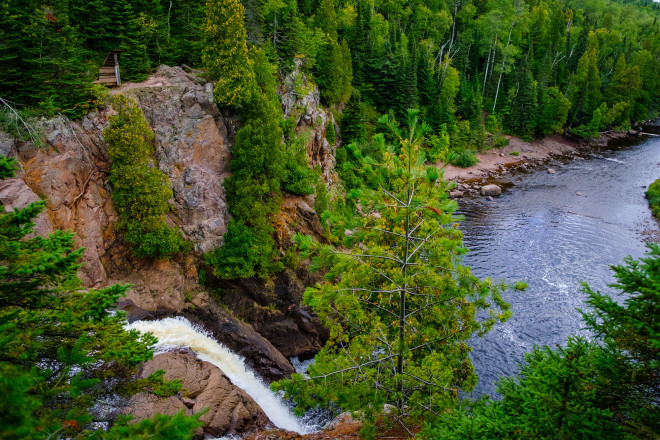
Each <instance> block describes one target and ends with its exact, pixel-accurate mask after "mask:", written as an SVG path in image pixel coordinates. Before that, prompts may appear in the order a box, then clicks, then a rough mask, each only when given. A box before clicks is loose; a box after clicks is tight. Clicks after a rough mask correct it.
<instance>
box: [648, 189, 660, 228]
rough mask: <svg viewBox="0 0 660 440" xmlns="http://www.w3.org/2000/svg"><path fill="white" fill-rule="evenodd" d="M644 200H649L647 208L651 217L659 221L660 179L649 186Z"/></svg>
mask: <svg viewBox="0 0 660 440" xmlns="http://www.w3.org/2000/svg"><path fill="white" fill-rule="evenodd" d="M646 198H647V199H648V200H649V206H650V207H651V211H652V212H653V215H654V216H655V217H656V218H658V219H660V179H658V180H656V181H655V182H653V183H652V184H650V185H649V189H648V190H647V191H646Z"/></svg>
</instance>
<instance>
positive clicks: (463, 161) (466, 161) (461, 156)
mask: <svg viewBox="0 0 660 440" xmlns="http://www.w3.org/2000/svg"><path fill="white" fill-rule="evenodd" d="M477 162H479V159H477V156H476V155H475V154H474V151H472V150H468V149H464V150H461V151H459V152H458V153H457V154H455V155H454V156H452V160H451V164H452V165H454V166H457V167H461V168H469V167H471V166H473V165H476V164H477Z"/></svg>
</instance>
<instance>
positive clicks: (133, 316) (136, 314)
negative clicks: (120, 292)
mask: <svg viewBox="0 0 660 440" xmlns="http://www.w3.org/2000/svg"><path fill="white" fill-rule="evenodd" d="M117 308H118V309H119V310H122V311H124V312H126V319H127V320H128V323H129V324H130V323H132V322H134V321H142V320H148V319H152V318H153V317H154V315H153V314H152V313H150V312H148V311H146V310H144V309H143V308H141V307H138V306H137V305H136V304H135V302H134V301H133V300H132V299H129V298H122V299H120V300H119V302H118V303H117Z"/></svg>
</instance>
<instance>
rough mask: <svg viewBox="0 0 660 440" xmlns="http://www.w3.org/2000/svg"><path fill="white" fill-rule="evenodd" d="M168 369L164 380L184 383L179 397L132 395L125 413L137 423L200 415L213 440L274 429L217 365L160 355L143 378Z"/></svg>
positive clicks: (144, 369)
mask: <svg viewBox="0 0 660 440" xmlns="http://www.w3.org/2000/svg"><path fill="white" fill-rule="evenodd" d="M158 370H165V379H166V380H173V379H179V380H181V384H182V388H181V391H180V392H179V394H178V395H176V396H170V397H158V396H156V395H154V394H150V393H140V394H137V395H135V396H133V397H132V398H131V400H130V402H129V404H128V406H127V408H126V409H125V410H124V413H125V414H131V415H133V420H134V421H136V422H137V421H140V420H143V419H146V418H150V417H153V415H155V414H156V413H161V414H167V415H174V414H176V413H177V412H179V411H181V410H184V412H186V413H187V414H197V413H198V412H201V411H202V410H203V409H204V408H208V411H207V412H206V413H205V414H203V415H202V416H201V417H200V420H201V421H202V422H203V423H204V427H203V428H202V429H203V433H204V434H210V435H212V436H214V437H222V436H224V435H235V434H241V433H247V432H252V431H255V430H258V429H264V428H266V427H271V426H272V424H271V422H270V420H268V417H267V416H266V414H265V413H264V412H263V411H262V410H261V408H260V407H259V405H257V404H256V403H255V401H254V400H252V398H251V397H250V396H249V395H247V394H246V393H245V392H244V391H243V390H241V389H240V388H237V387H235V386H234V385H233V384H232V383H231V380H229V378H228V377H227V376H226V375H225V374H224V373H223V372H222V371H221V370H220V369H219V368H218V367H216V366H215V365H213V364H211V363H209V362H204V361H200V360H199V359H197V358H196V357H195V356H194V355H193V354H191V353H189V352H182V351H179V352H168V353H161V354H158V355H156V356H154V358H153V359H152V360H151V361H149V362H147V363H145V364H144V366H143V367H142V370H141V372H140V377H142V378H145V377H147V376H149V375H150V374H152V373H155V372H156V371H158Z"/></svg>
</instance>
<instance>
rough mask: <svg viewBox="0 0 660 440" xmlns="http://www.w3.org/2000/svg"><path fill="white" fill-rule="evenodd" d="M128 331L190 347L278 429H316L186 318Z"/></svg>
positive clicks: (169, 344) (240, 360) (143, 324)
mask: <svg viewBox="0 0 660 440" xmlns="http://www.w3.org/2000/svg"><path fill="white" fill-rule="evenodd" d="M126 329H127V330H137V331H139V332H140V333H147V332H148V333H151V334H153V335H154V336H155V337H156V338H157V339H158V344H157V345H156V347H157V348H161V349H163V348H171V347H185V348H189V349H190V350H192V351H193V352H195V354H196V355H197V357H198V358H199V359H201V360H203V361H206V362H210V363H212V364H213V365H215V366H216V367H218V368H220V369H221V370H222V371H223V372H224V373H225V374H226V375H227V377H229V379H231V381H232V382H233V384H234V385H236V386H237V387H239V388H241V389H242V390H243V391H245V392H246V393H248V394H249V395H250V397H252V398H253V399H254V401H255V402H256V403H257V404H258V405H259V406H260V407H261V409H262V410H263V411H264V412H265V413H266V415H267V416H268V418H269V419H270V420H271V422H273V424H275V426H277V427H278V428H282V429H286V430H288V431H295V432H297V433H299V434H308V433H310V432H312V428H311V427H308V426H305V425H304V424H302V423H301V422H300V420H298V419H297V418H296V416H294V415H293V413H292V412H291V410H290V409H289V408H288V407H287V405H286V404H285V403H284V401H283V400H282V399H281V398H280V397H279V396H278V395H277V394H275V393H273V392H272V391H271V390H270V388H268V386H267V385H266V384H265V383H264V382H263V381H262V380H261V379H260V378H259V377H257V376H256V374H255V373H254V371H252V370H251V369H250V368H249V367H248V366H247V365H245V362H244V360H243V358H242V357H240V356H238V355H237V354H235V353H233V352H232V351H231V350H229V349H228V348H227V347H225V346H224V345H222V344H220V343H219V342H218V341H216V340H215V339H213V338H212V337H211V336H210V335H209V334H208V333H207V332H206V331H204V330H203V329H200V328H197V327H196V326H193V325H192V324H191V323H190V321H188V320H187V319H185V318H182V317H176V318H165V319H162V320H160V321H136V322H134V323H132V324H129V325H127V326H126Z"/></svg>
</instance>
